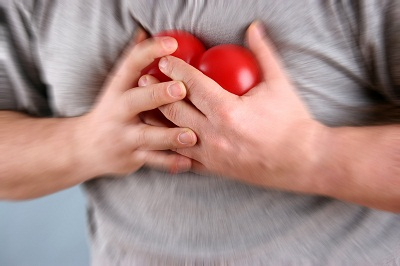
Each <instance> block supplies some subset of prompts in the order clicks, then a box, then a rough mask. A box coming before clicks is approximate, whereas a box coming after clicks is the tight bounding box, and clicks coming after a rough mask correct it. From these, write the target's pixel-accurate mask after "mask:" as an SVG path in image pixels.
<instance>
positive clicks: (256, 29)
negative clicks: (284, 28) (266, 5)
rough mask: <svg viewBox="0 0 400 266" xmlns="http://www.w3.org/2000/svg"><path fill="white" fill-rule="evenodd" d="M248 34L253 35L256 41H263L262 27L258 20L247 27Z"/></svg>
mask: <svg viewBox="0 0 400 266" xmlns="http://www.w3.org/2000/svg"><path fill="white" fill-rule="evenodd" d="M249 33H252V34H254V36H255V37H257V38H258V39H263V38H264V37H265V29H264V25H263V23H262V22H261V21H260V20H256V21H254V22H252V23H251V24H250V26H249Z"/></svg>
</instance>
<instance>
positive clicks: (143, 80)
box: [138, 76, 147, 87]
mask: <svg viewBox="0 0 400 266" xmlns="http://www.w3.org/2000/svg"><path fill="white" fill-rule="evenodd" d="M138 85H139V86H140V87H143V86H146V85H147V77H146V76H141V77H140V79H139V82H138Z"/></svg>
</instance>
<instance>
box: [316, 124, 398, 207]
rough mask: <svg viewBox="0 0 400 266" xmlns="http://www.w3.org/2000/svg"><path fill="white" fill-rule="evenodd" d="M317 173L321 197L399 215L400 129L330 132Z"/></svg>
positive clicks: (389, 127) (378, 127) (361, 129)
mask: <svg viewBox="0 0 400 266" xmlns="http://www.w3.org/2000/svg"><path fill="white" fill-rule="evenodd" d="M328 135H329V137H327V138H326V143H325V144H321V145H324V146H321V149H325V148H323V147H326V148H327V150H325V151H324V156H323V159H322V161H320V162H319V166H318V167H317V168H315V169H316V171H315V172H314V175H313V176H314V177H315V178H316V180H315V183H316V184H319V185H318V186H319V187H318V188H317V190H318V192H319V193H322V194H325V195H327V196H331V197H335V198H338V199H342V200H346V201H350V202H354V203H358V204H361V205H364V206H368V207H373V208H379V209H384V210H389V211H395V212H400V125H387V126H376V127H343V128H334V129H330V132H329V133H328Z"/></svg>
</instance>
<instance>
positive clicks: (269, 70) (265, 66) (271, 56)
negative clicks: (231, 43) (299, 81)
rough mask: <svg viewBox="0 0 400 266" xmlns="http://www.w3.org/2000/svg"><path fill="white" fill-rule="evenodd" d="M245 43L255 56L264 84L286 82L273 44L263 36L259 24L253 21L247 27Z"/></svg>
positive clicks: (261, 27) (261, 26) (262, 30)
mask: <svg viewBox="0 0 400 266" xmlns="http://www.w3.org/2000/svg"><path fill="white" fill-rule="evenodd" d="M247 41H248V44H249V48H250V50H251V51H252V52H253V54H254V55H255V56H256V59H257V61H258V64H259V66H260V68H261V71H262V75H263V79H264V81H265V82H266V83H270V82H273V81H275V82H276V81H285V80H287V77H286V73H285V71H284V69H283V66H282V62H281V61H280V59H279V56H278V55H277V53H276V51H275V48H274V46H273V44H272V43H271V42H270V40H269V39H268V38H267V37H266V36H265V33H264V27H263V25H262V24H261V22H259V21H255V22H253V23H252V24H251V25H250V26H249V28H248V29H247Z"/></svg>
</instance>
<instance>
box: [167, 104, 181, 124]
mask: <svg viewBox="0 0 400 266" xmlns="http://www.w3.org/2000/svg"><path fill="white" fill-rule="evenodd" d="M163 109H164V112H163V113H164V115H165V116H166V117H167V118H168V119H169V120H171V121H176V120H177V119H178V115H179V107H178V105H177V104H174V103H171V104H167V105H165V106H164V107H163Z"/></svg>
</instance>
